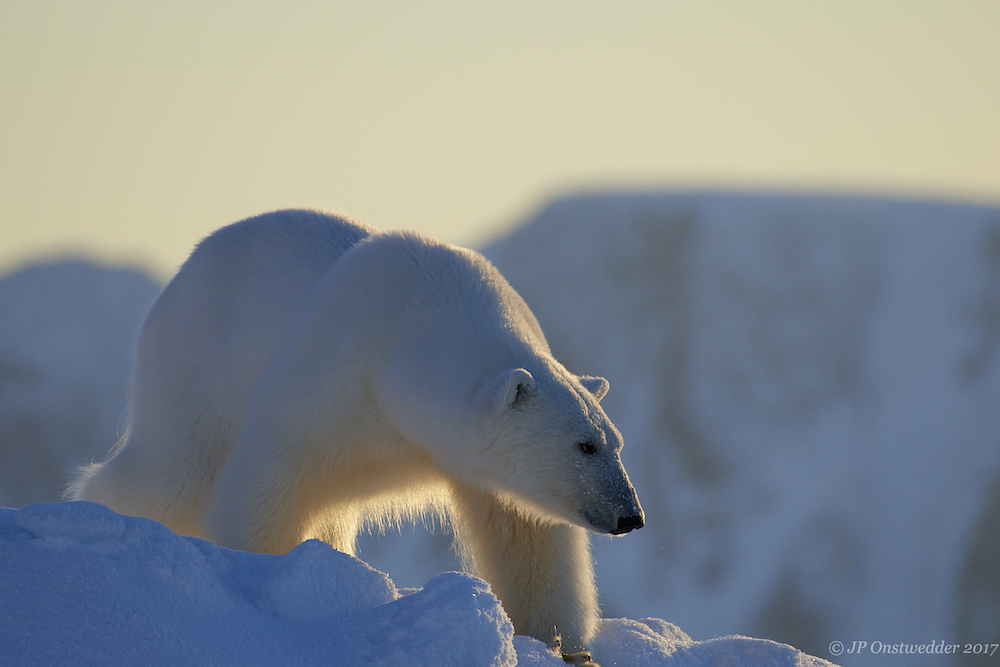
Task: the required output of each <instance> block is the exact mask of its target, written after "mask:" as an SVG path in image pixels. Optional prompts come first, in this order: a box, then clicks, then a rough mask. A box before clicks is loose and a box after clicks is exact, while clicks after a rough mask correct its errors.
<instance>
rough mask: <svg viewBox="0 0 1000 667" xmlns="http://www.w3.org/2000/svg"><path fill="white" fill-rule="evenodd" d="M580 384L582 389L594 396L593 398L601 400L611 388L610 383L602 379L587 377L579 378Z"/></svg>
mask: <svg viewBox="0 0 1000 667" xmlns="http://www.w3.org/2000/svg"><path fill="white" fill-rule="evenodd" d="M580 384H582V385H583V388H584V389H586V390H587V391H589V392H590V393H591V394H593V395H594V398H596V399H597V400H601V399H602V398H604V395H605V394H606V393H608V389H610V388H611V383H610V382H608V381H607V380H605V379H604V378H597V377H591V376H589V375H581V376H580Z"/></svg>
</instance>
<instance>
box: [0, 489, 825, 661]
mask: <svg viewBox="0 0 1000 667" xmlns="http://www.w3.org/2000/svg"><path fill="white" fill-rule="evenodd" d="M0 562H3V564H4V567H3V568H0V591H3V594H2V595H0V646H2V647H3V651H0V665H4V666H6V665H11V666H14V665H18V666H20V667H26V666H30V665H57V664H58V665H115V664H118V665H124V664H142V665H178V664H185V665H338V666H341V667H354V666H358V667H361V666H369V665H371V666H377V665H385V666H390V665H391V666H400V667H402V666H403V665H406V666H408V667H409V666H412V665H426V666H427V667H432V666H435V667H436V666H440V667H448V666H452V665H453V666H455V667H479V666H482V667H502V666H513V665H550V666H553V667H555V666H558V665H565V663H564V662H563V661H562V659H561V658H559V657H557V656H555V655H554V654H552V653H550V652H548V651H547V650H546V648H545V646H544V645H543V644H542V643H541V642H539V641H537V640H534V639H531V638H528V637H521V636H517V637H515V636H514V633H513V627H512V626H511V624H510V621H509V620H508V618H507V616H506V614H504V612H503V609H502V608H501V607H500V605H499V603H498V601H497V599H496V598H495V597H494V596H493V594H492V593H490V592H489V589H488V587H487V585H486V584H485V582H483V581H482V580H479V579H476V578H474V577H471V576H469V575H466V574H460V573H457V572H448V573H444V574H441V575H438V576H437V577H434V578H433V579H431V580H430V581H429V582H428V583H427V585H426V586H424V587H423V588H422V589H420V590H418V591H415V592H412V593H410V594H408V595H403V596H401V595H400V594H399V592H398V591H397V590H396V587H395V586H394V585H393V583H392V581H391V580H390V579H389V577H387V576H386V575H385V574H383V573H381V572H378V571H377V570H373V569H372V568H370V567H369V566H368V565H366V564H365V563H363V562H361V561H359V560H357V559H356V558H353V557H351V556H347V555H345V554H342V553H340V552H337V551H335V550H333V549H331V548H330V547H328V546H327V545H325V544H323V543H321V542H317V541H315V540H311V541H309V542H304V543H302V544H301V545H299V546H298V547H297V548H296V549H294V550H293V551H292V552H290V553H289V554H287V555H285V556H270V555H261V554H249V553H243V552H239V551H232V550H230V549H224V548H221V547H216V546H214V545H213V544H211V543H209V542H205V541H204V540H199V539H195V538H189V537H181V536H178V535H175V534H174V533H172V532H171V531H169V530H168V529H167V528H166V527H164V526H163V525H161V524H159V523H156V522H154V521H150V520H148V519H140V518H134V517H126V516H122V515H120V514H116V513H114V512H112V511H111V510H109V509H107V508H106V507H103V506H101V505H96V504H93V503H85V502H76V503H42V504H36V505H28V506H26V507H23V508H21V509H19V510H11V509H2V510H0ZM515 649H516V652H515ZM594 657H595V659H596V660H598V661H599V662H600V663H601V664H603V665H605V666H606V667H608V666H610V665H629V666H631V667H654V666H668V665H669V666H674V665H677V666H680V665H691V666H694V665H702V664H727V665H734V666H738V665H789V666H800V665H801V666H803V667H806V666H809V667H813V666H815V667H819V666H821V665H828V664H829V663H827V662H826V661H822V660H818V659H815V658H810V657H809V656H805V655H802V654H801V653H799V652H798V651H796V650H795V649H792V648H791V647H789V646H784V645H782V644H777V643H774V642H769V641H764V640H755V639H747V638H741V637H733V638H726V639H719V640H714V641H711V642H693V641H692V640H691V639H690V638H689V637H687V635H685V634H684V633H683V632H681V631H680V630H679V629H677V628H676V627H675V626H673V625H670V624H669V623H665V622H663V621H659V620H655V619H647V620H645V621H641V622H640V621H627V620H624V619H619V620H611V621H605V622H604V624H603V626H602V628H601V631H600V634H599V635H598V638H597V640H596V641H595V643H594Z"/></svg>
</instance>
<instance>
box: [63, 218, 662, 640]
mask: <svg viewBox="0 0 1000 667" xmlns="http://www.w3.org/2000/svg"><path fill="white" fill-rule="evenodd" d="M607 390H608V382H607V381H606V380H604V379H603V378H596V377H586V376H576V375H573V374H571V373H570V372H569V371H567V370H566V369H565V368H564V367H563V366H562V365H561V364H560V363H559V362H558V361H556V360H555V359H554V358H553V356H552V353H551V352H550V350H549V346H548V344H547V343H546V341H545V336H544V335H543V334H542V330H541V328H540V327H539V325H538V322H537V320H536V319H535V317H534V316H533V315H532V313H531V311H530V310H529V309H528V306H527V305H526V304H525V302H524V301H523V300H522V299H521V298H520V296H518V294H517V293H516V292H515V291H514V289H513V288H512V287H511V286H510V285H509V284H508V283H507V281H506V280H505V279H504V278H503V277H502V276H501V275H500V273H499V272H498V271H497V270H496V269H495V268H494V267H493V265H492V264H490V263H489V262H488V261H487V260H486V259H485V258H484V257H482V256H481V255H479V254H478V253H475V252H473V251H470V250H466V249H462V248H458V247H454V246H451V245H448V244H445V243H443V242H440V241H437V240H434V239H432V238H429V237H427V236H423V235H420V234H417V233H410V232H380V231H378V230H376V229H374V228H372V227H369V226H367V225H364V224H361V223H359V222H356V221H353V220H351V219H349V218H346V217H340V216H334V215H330V214H326V213H322V212H318V211H308V210H287V211H277V212H274V213H268V214H264V215H261V216H258V217H254V218H249V219H247V220H243V221H241V222H237V223H235V224H232V225H229V226H227V227H223V228H222V229H220V230H218V231H217V232H215V233H214V234H212V235H211V236H209V237H208V238H206V239H205V240H204V241H202V242H201V243H200V244H199V245H198V247H197V248H196V249H195V250H194V252H193V253H192V254H191V256H190V258H189V259H188V260H187V261H186V262H185V263H184V265H183V266H182V267H181V269H180V271H179V272H178V274H177V275H176V276H175V277H174V279H173V280H172V281H171V282H170V283H169V284H168V285H167V287H166V288H165V289H164V290H163V292H162V294H161V295H160V296H159V298H158V299H157V300H156V302H155V303H154V304H153V306H152V308H151V310H150V312H149V314H148V316H147V317H146V320H145V322H144V324H143V326H142V330H141V332H140V335H139V340H138V347H137V353H136V358H135V366H134V371H133V378H132V386H131V392H130V399H129V413H128V427H127V429H126V432H125V434H124V436H123V437H122V439H121V440H120V441H119V443H118V444H117V445H116V446H115V448H114V449H112V451H111V453H110V455H109V458H108V460H106V461H105V462H103V463H96V464H93V465H91V466H89V467H87V468H85V469H84V470H82V471H81V474H80V477H79V479H78V480H77V481H76V482H75V483H74V484H73V486H72V487H71V489H70V493H69V495H70V497H71V498H73V499H81V500H92V501H96V502H99V503H103V504H105V505H107V506H109V507H111V508H112V509H114V510H116V511H119V512H122V513H125V514H133V515H139V516H145V517H149V518H152V519H155V520H157V521H161V522H163V523H164V524H166V525H167V526H169V527H170V528H172V529H173V530H174V531H176V532H178V533H182V534H187V535H193V536H199V537H204V538H207V539H210V540H212V541H214V542H216V543H217V544H220V545H223V546H228V547H232V548H236V549H242V550H248V551H256V552H264V553H277V554H280V553H285V552H287V551H289V550H291V549H292V548H293V547H295V546H296V545H297V544H298V543H300V542H302V541H303V540H306V539H309V538H318V539H321V540H324V541H325V542H327V543H329V544H330V545H332V546H333V547H335V548H337V549H339V550H341V551H344V552H346V553H353V551H354V540H355V536H356V535H357V533H358V531H359V530H361V529H364V528H366V527H371V526H373V525H374V526H380V525H382V524H384V523H386V522H391V521H394V520H397V519H399V518H415V517H420V516H426V515H427V514H428V513H430V514H434V515H437V516H440V517H442V518H443V519H444V520H445V521H447V522H448V523H449V524H450V525H451V526H453V530H454V533H455V535H456V544H457V545H458V548H459V550H460V553H461V554H462V555H463V558H464V561H465V562H466V564H467V566H468V567H469V568H470V569H471V570H472V571H473V572H474V573H476V574H478V575H479V576H481V577H482V578H484V579H485V580H486V581H488V582H489V583H490V584H491V586H492V589H493V592H494V593H495V594H496V595H497V597H498V598H499V599H500V601H501V602H502V604H503V606H504V609H505V610H506V611H507V613H508V614H509V616H510V617H511V620H512V621H513V623H514V627H515V629H516V631H517V632H518V633H520V634H527V635H530V636H533V637H536V638H539V639H542V640H545V641H550V640H552V639H553V636H554V635H555V634H556V633H559V634H561V635H562V640H563V646H565V647H566V648H567V649H570V648H577V647H581V646H583V645H585V644H586V643H587V642H588V640H589V639H590V638H591V636H592V634H593V632H594V629H595V624H596V619H597V615H598V607H597V597H596V589H595V586H594V574H593V569H592V564H591V558H590V551H589V545H588V538H587V530H590V531H593V532H596V533H600V534H613V535H619V534H623V533H627V532H629V531H630V530H632V529H634V528H639V527H641V526H642V525H643V520H644V519H643V511H642V508H641V507H640V504H639V500H638V497H637V495H636V492H635V489H634V488H633V487H632V484H631V483H630V482H629V478H628V475H627V473H626V472H625V468H624V467H623V466H622V462H621V458H620V452H621V449H622V438H621V435H620V434H619V433H618V431H617V430H616V429H615V427H614V425H613V424H612V423H611V421H610V420H609V419H608V417H607V416H606V415H605V413H604V411H603V410H602V409H601V406H600V404H599V401H600V399H601V398H602V397H603V396H604V394H605V393H606V392H607Z"/></svg>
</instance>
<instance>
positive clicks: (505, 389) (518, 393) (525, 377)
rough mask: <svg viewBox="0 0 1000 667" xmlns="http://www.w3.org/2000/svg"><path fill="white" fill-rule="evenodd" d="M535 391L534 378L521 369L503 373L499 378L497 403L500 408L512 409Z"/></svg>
mask: <svg viewBox="0 0 1000 667" xmlns="http://www.w3.org/2000/svg"><path fill="white" fill-rule="evenodd" d="M534 391H535V378H533V377H531V373H529V372H528V371H526V370H524V369H523V368H512V369H511V370H509V371H504V372H503V373H502V374H501V377H500V395H499V396H498V398H499V401H498V402H499V403H500V405H501V407H506V408H509V407H512V406H513V405H514V404H515V403H517V402H518V401H523V400H524V399H525V398H526V397H527V396H529V395H530V394H532V393H534Z"/></svg>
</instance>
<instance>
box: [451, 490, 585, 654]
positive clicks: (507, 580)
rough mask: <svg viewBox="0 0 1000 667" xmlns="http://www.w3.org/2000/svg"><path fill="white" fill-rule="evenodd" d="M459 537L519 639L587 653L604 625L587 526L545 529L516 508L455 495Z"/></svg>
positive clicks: (479, 496)
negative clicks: (555, 643)
mask: <svg viewBox="0 0 1000 667" xmlns="http://www.w3.org/2000/svg"><path fill="white" fill-rule="evenodd" d="M455 496H456V498H455V499H456V504H457V513H458V517H457V520H458V523H459V525H458V529H459V539H460V541H461V543H462V545H463V548H464V549H465V552H466V553H465V554H464V555H465V557H466V559H467V560H468V561H470V562H469V565H470V567H471V569H472V570H473V571H474V572H475V573H476V574H477V575H479V576H480V577H482V578H483V579H485V580H486V581H488V582H489V583H490V586H491V587H492V589H493V592H494V594H496V596H497V597H498V598H500V602H501V603H502V604H503V607H504V610H505V611H506V612H507V615H508V616H510V618H511V621H513V623H514V630H515V632H517V633H518V634H524V635H529V636H531V637H535V638H536V639H540V640H542V641H544V642H550V641H552V639H553V638H554V637H556V636H557V635H561V636H562V646H563V650H564V651H567V652H569V651H579V650H581V649H582V648H583V647H584V646H586V644H587V643H588V642H589V641H590V639H591V638H592V636H593V634H594V631H595V629H596V625H597V616H598V607H597V589H596V587H595V585H594V569H593V564H592V562H591V558H590V544H589V542H588V538H587V532H586V531H585V530H584V529H583V528H579V527H577V526H571V525H569V524H552V523H543V522H541V521H539V520H538V519H537V518H535V517H531V516H528V515H526V514H525V513H524V511H523V510H519V509H518V508H517V507H515V506H514V505H513V504H512V503H511V502H509V501H504V500H503V499H501V498H497V497H496V496H495V495H493V494H491V493H485V492H481V491H477V490H474V489H471V488H461V489H456V490H455Z"/></svg>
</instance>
